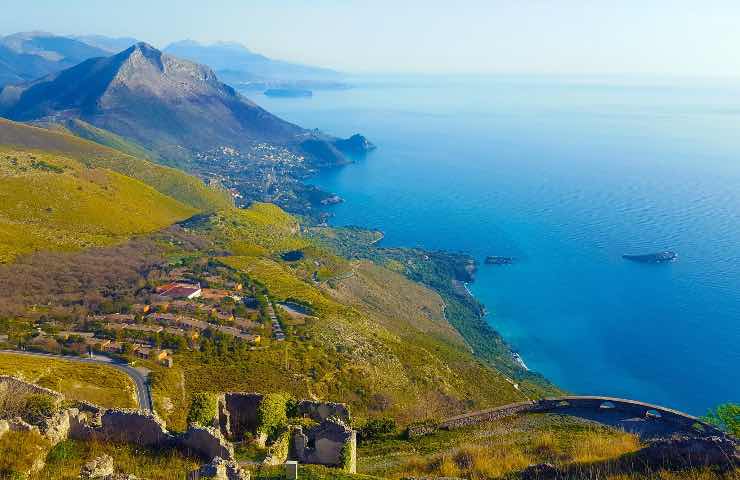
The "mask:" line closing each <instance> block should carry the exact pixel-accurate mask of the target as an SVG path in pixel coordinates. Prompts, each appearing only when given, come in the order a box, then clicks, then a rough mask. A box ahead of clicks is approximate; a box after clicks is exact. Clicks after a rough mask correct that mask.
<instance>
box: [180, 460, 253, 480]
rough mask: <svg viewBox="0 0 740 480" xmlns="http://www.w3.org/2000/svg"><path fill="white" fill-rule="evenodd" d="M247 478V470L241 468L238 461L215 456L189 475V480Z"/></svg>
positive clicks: (238, 479)
mask: <svg viewBox="0 0 740 480" xmlns="http://www.w3.org/2000/svg"><path fill="white" fill-rule="evenodd" d="M201 478H203V479H205V478H209V479H214V480H249V478H250V475H249V472H247V471H244V470H242V468H241V467H240V466H239V464H238V463H236V462H234V461H231V460H224V459H223V458H219V457H216V458H214V459H213V460H211V462H210V463H207V464H205V465H203V466H202V467H201V468H200V470H197V471H195V472H193V473H192V474H191V475H190V480H199V479H201Z"/></svg>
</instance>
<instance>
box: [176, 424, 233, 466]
mask: <svg viewBox="0 0 740 480" xmlns="http://www.w3.org/2000/svg"><path fill="white" fill-rule="evenodd" d="M177 443H178V444H179V445H181V446H183V447H185V448H187V449H188V450H191V451H192V452H194V453H196V454H198V455H200V456H201V457H204V458H207V459H212V458H215V457H219V458H222V459H224V460H234V446H233V445H232V444H231V443H230V442H229V441H227V440H226V439H225V438H224V436H223V435H221V432H220V431H218V430H217V429H215V428H212V427H198V426H195V425H191V426H190V428H188V431H187V432H185V433H184V434H183V435H182V436H180V437H179V438H178V439H177Z"/></svg>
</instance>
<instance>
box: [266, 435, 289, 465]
mask: <svg viewBox="0 0 740 480" xmlns="http://www.w3.org/2000/svg"><path fill="white" fill-rule="evenodd" d="M276 435H277V437H276V438H275V441H274V442H273V443H272V445H270V448H269V449H268V451H267V455H268V456H270V457H272V460H273V462H275V463H276V464H279V463H284V462H285V461H286V460H287V459H288V453H289V452H290V430H289V429H287V428H285V429H281V430H280V431H279V432H278V433H276Z"/></svg>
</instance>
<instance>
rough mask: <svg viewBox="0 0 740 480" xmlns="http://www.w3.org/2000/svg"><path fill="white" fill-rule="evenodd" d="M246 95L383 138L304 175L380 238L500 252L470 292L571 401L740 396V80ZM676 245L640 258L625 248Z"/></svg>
mask: <svg viewBox="0 0 740 480" xmlns="http://www.w3.org/2000/svg"><path fill="white" fill-rule="evenodd" d="M355 84H356V86H355V88H352V89H349V90H342V91H317V92H314V96H313V98H300V99H284V98H283V99H276V98H267V97H264V96H262V95H260V94H256V95H250V96H251V97H252V98H253V99H254V100H255V101H256V102H257V103H259V104H260V105H262V106H264V107H265V108H267V109H268V110H270V111H272V112H274V113H276V114H278V115H280V116H282V117H284V118H286V119H288V120H290V121H293V122H296V123H298V124H300V125H302V126H305V127H310V128H320V129H321V130H323V131H325V132H329V133H332V134H335V135H338V136H349V135H351V134H353V133H355V132H361V133H362V134H364V135H366V136H367V137H368V138H369V139H370V140H371V141H373V142H374V143H375V144H377V146H378V149H377V150H376V151H374V152H373V153H371V154H370V155H368V156H367V158H365V159H361V160H358V161H357V162H356V163H355V164H353V165H350V166H347V167H344V168H340V169H336V170H332V171H327V172H324V173H322V174H321V175H320V176H318V177H316V178H314V179H313V182H314V183H315V184H316V185H318V186H320V187H322V188H323V189H325V190H328V191H330V192H334V193H337V194H339V195H340V196H341V197H343V198H344V200H345V202H344V203H342V204H340V205H338V206H336V207H334V208H333V209H332V212H333V214H334V217H333V219H332V220H331V222H332V223H333V224H335V225H349V224H352V225H362V226H368V227H374V228H379V229H381V230H383V231H384V232H385V233H386V238H385V239H384V241H383V243H384V245H393V246H396V245H399V246H422V247H425V248H430V249H447V250H454V251H464V252H469V253H470V254H472V255H473V256H475V258H476V259H477V260H478V261H479V262H480V263H481V264H482V261H483V259H484V258H485V256H487V255H503V256H513V257H516V258H517V260H518V261H517V262H516V263H515V264H514V265H510V266H486V265H481V266H480V269H479V272H478V274H477V279H476V281H475V282H474V283H473V284H472V285H471V290H472V292H473V293H474V294H475V295H476V297H477V298H479V299H480V301H481V302H483V303H484V304H485V305H486V307H487V310H488V316H487V319H488V322H489V323H490V324H491V325H492V326H493V327H494V328H495V329H496V330H498V331H499V332H500V333H501V334H502V335H503V336H504V338H505V339H506V340H507V341H508V342H509V343H510V344H511V345H512V346H513V348H515V349H516V350H517V351H518V352H519V353H520V354H521V356H522V358H523V359H524V361H525V362H526V364H527V365H528V366H529V368H530V369H532V370H535V371H537V372H540V373H542V374H543V375H545V376H546V377H547V378H549V379H550V380H552V381H553V382H555V383H556V384H557V385H559V386H561V387H562V388H564V389H567V390H569V391H571V392H575V393H578V394H599V395H612V396H619V397H628V398H634V399H639V400H643V401H648V402H652V403H657V404H661V405H664V406H668V407H673V408H677V409H680V410H684V411H686V412H689V413H692V414H697V415H702V414H704V413H706V411H707V409H708V408H710V407H712V406H715V405H717V404H719V403H724V402H729V401H734V402H740V83H737V84H735V83H733V82H729V81H727V82H722V81H711V82H710V81H699V80H673V79H661V78H638V77H634V78H565V77H541V78H532V77H515V76H509V77H493V78H484V77H459V78H441V77H434V78H432V77H416V78H411V77H406V78H377V77H376V78H371V79H355ZM665 249H671V250H675V251H676V252H678V254H679V256H680V259H679V261H678V262H676V263H672V264H668V265H645V264H638V263H633V262H629V261H625V260H623V259H622V257H621V256H622V254H625V253H635V254H640V253H649V252H656V251H660V250H665Z"/></svg>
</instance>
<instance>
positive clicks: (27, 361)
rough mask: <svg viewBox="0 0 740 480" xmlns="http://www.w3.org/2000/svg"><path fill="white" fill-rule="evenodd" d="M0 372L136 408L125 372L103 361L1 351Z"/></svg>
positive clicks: (104, 403) (133, 390)
mask: <svg viewBox="0 0 740 480" xmlns="http://www.w3.org/2000/svg"><path fill="white" fill-rule="evenodd" d="M0 374H2V375H13V376H15V377H19V378H22V379H24V380H26V381H28V382H31V383H36V384H38V385H41V386H42V387H46V388H50V389H52V390H56V391H58V392H61V393H63V394H64V396H65V397H66V398H67V399H69V400H86V401H88V402H92V403H96V404H98V405H101V406H103V407H109V408H113V407H117V408H135V407H136V406H137V402H136V387H135V385H134V383H133V381H132V380H131V379H130V378H129V377H128V375H126V374H125V373H123V372H121V371H119V370H117V369H115V368H113V367H109V366H106V365H96V364H85V363H81V362H75V361H71V360H62V359H55V358H41V357H32V356H30V355H22V354H15V353H0Z"/></svg>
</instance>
